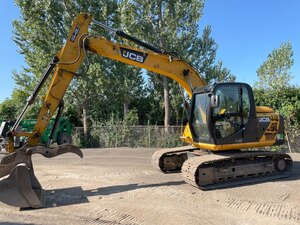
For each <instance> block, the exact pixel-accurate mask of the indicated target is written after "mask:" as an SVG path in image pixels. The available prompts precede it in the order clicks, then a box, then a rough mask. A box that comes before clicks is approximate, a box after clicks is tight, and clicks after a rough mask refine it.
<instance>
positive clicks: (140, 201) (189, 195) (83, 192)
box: [0, 148, 300, 225]
mask: <svg viewBox="0 0 300 225" xmlns="http://www.w3.org/2000/svg"><path fill="white" fill-rule="evenodd" d="M154 151H155V150H154V149H130V148H118V149H84V150H83V153H84V158H83V159H80V158H78V157H76V156H75V155H71V154H66V155H62V156H59V157H57V158H54V159H46V158H43V157H42V156H39V155H34V157H33V163H34V168H35V173H36V176H37V177H38V179H39V181H40V183H41V184H42V186H43V187H44V188H45V189H46V207H45V208H43V209H36V210H23V211H20V210H19V209H17V208H14V207H10V206H7V205H5V204H3V203H0V211H1V213H0V225H2V224H12V225H18V224H45V225H47V224H49V225H50V224H51V225H52V224H54V225H55V224H72V225H79V224H132V225H135V224H168V225H169V224H178V225H179V224H180V225H182V224H216V225H217V224H218V225H219V224H220V225H221V224H222V225H224V224H232V225H234V224H243V225H246V224H251V225H252V224H272V225H273V224H274V225H276V224H278V225H279V224H280V225H282V224H300V193H299V191H300V154H292V158H293V159H294V170H293V173H292V175H291V176H290V177H289V178H287V179H283V180H277V181H271V182H265V183H260V184H253V185H249V186H240V187H234V188H228V189H220V190H212V191H201V190H198V189H196V188H194V187H192V186H190V185H188V184H186V183H184V182H183V181H182V178H181V175H180V174H162V173H160V172H159V171H156V170H155V169H153V168H152V165H151V164H150V159H151V155H152V154H153V152H154Z"/></svg>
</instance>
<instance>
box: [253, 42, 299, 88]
mask: <svg viewBox="0 0 300 225" xmlns="http://www.w3.org/2000/svg"><path fill="white" fill-rule="evenodd" d="M292 57H293V50H292V44H291V43H290V42H286V43H283V44H281V45H280V47H279V48H278V49H274V50H273V51H272V52H271V53H270V54H269V55H268V58H267V60H266V61H265V62H264V63H263V64H262V65H261V66H260V67H259V68H258V70H257V71H256V72H257V76H258V78H259V81H258V82H256V84H255V87H256V88H258V89H268V90H269V89H271V90H277V91H279V90H280V89H282V88H284V87H285V86H286V85H288V84H289V81H290V80H291V79H292V76H291V72H290V69H291V67H292V66H293V64H294V60H293V58H292Z"/></svg>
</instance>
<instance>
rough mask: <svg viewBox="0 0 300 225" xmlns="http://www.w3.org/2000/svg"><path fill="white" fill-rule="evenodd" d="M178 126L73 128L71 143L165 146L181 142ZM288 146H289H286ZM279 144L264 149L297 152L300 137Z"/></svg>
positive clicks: (94, 145)
mask: <svg viewBox="0 0 300 225" xmlns="http://www.w3.org/2000/svg"><path fill="white" fill-rule="evenodd" d="M183 128H184V127H182V126H170V127H169V128H168V132H166V130H165V128H164V126H153V125H149V126H147V125H145V126H126V125H115V126H97V127H90V128H89V129H88V135H84V132H83V128H82V127H75V128H74V131H73V137H72V139H73V143H74V144H75V145H77V146H80V147H94V148H112V147H132V148H138V147H146V148H167V147H177V146H182V145H185V143H183V142H182V141H181V140H180V136H181V134H182V132H183ZM289 145H290V147H289ZM289 145H288V143H287V142H286V143H285V144H283V145H281V146H275V147H269V148H268V150H273V151H276V150H283V151H285V152H300V137H292V136H289Z"/></svg>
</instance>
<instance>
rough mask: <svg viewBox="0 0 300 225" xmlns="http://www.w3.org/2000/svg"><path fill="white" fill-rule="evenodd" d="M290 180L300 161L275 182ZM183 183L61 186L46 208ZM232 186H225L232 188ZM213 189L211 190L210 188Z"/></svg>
mask: <svg viewBox="0 0 300 225" xmlns="http://www.w3.org/2000/svg"><path fill="white" fill-rule="evenodd" d="M292 180H300V162H299V161H294V163H293V170H292V173H291V175H290V176H289V177H287V178H282V179H278V180H275V181H276V182H285V181H292ZM265 182H270V180H268V181H262V182H253V183H251V184H243V185H235V186H232V187H237V186H247V185H254V184H257V183H265ZM182 184H185V182H184V181H173V182H164V183H157V184H138V183H134V184H126V185H116V186H108V187H100V188H96V189H92V190H83V189H82V188H81V187H80V186H78V187H71V188H62V189H54V190H47V191H46V206H45V207H46V208H47V207H48V208H49V207H59V206H66V205H73V204H82V203H88V202H89V200H88V197H91V196H101V195H111V194H116V193H122V192H127V191H133V190H137V189H143V188H151V187H161V186H179V185H182ZM232 187H227V188H226V189H228V188H232ZM210 191H213V190H210ZM0 225H1V224H0Z"/></svg>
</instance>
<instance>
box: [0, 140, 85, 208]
mask: <svg viewBox="0 0 300 225" xmlns="http://www.w3.org/2000/svg"><path fill="white" fill-rule="evenodd" d="M68 152H69V153H75V154H77V155H79V156H80V157H81V158H82V157H83V154H82V152H81V150H80V149H79V148H77V147H76V146H74V145H61V146H58V147H57V148H47V147H44V146H35V147H31V146H23V147H22V148H20V149H19V150H17V151H16V152H14V153H11V154H8V155H6V156H5V157H3V158H2V160H1V162H0V201H1V202H3V203H6V204H7V205H11V206H15V207H20V208H41V207H44V205H45V197H44V196H45V191H44V190H43V189H42V186H41V185H40V183H39V181H38V180H37V178H36V176H35V175H34V170H33V166H32V161H31V156H32V154H36V153H38V154H41V155H43V156H45V157H47V158H53V157H56V156H58V155H61V154H65V153H68Z"/></svg>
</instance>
